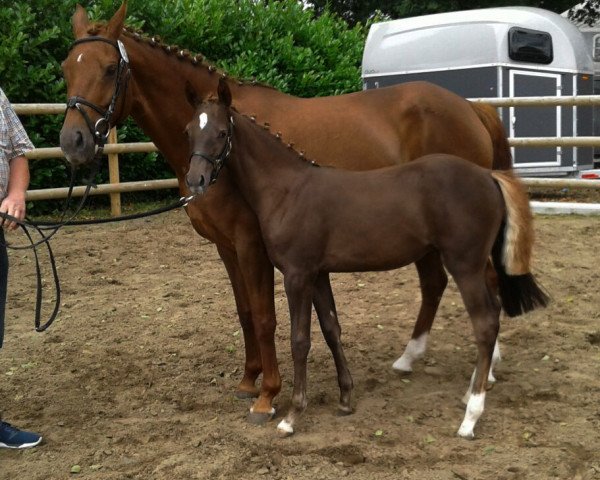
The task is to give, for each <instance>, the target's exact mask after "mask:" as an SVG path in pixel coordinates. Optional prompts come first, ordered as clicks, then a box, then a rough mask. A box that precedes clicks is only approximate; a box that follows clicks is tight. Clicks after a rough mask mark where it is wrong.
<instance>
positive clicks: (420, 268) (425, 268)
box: [392, 252, 448, 373]
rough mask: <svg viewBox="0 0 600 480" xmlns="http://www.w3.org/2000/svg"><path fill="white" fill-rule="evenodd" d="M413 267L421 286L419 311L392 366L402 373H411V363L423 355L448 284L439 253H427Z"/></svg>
mask: <svg viewBox="0 0 600 480" xmlns="http://www.w3.org/2000/svg"><path fill="white" fill-rule="evenodd" d="M415 265H416V267H417V272H418V274H419V280H420V285H421V298H422V302H421V309H420V310H419V316H418V317H417V323H415V327H414V329H413V333H412V337H411V339H410V340H409V342H408V345H406V349H405V350H404V353H403V354H402V356H401V357H400V358H398V359H397V360H396V361H395V362H394V364H393V365H392V368H393V369H394V370H397V371H399V372H403V373H410V372H412V364H413V362H414V361H415V360H418V359H420V358H422V357H423V355H425V349H426V347H427V339H428V337H429V331H430V330H431V325H432V324H433V319H434V318H435V314H436V312H437V309H438V306H439V304H440V300H441V299H442V295H443V293H444V290H445V289H446V285H447V284H448V275H446V271H445V270H444V266H443V264H442V260H441V258H440V254H439V252H431V253H428V254H427V255H425V256H424V257H423V258H421V259H420V260H418V261H417V262H415Z"/></svg>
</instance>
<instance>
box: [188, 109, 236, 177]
mask: <svg viewBox="0 0 600 480" xmlns="http://www.w3.org/2000/svg"><path fill="white" fill-rule="evenodd" d="M232 138H233V117H232V116H230V117H229V121H228V122H227V138H225V144H224V145H223V148H222V149H221V153H219V154H218V155H216V156H211V155H206V154H204V153H202V152H197V151H193V152H192V153H191V155H190V162H191V161H192V158H193V157H200V158H203V159H204V160H206V161H207V162H208V163H210V164H211V165H212V166H213V171H212V173H211V174H210V182H208V185H212V184H213V183H215V182H216V181H217V177H218V176H219V172H221V169H222V168H223V166H224V165H225V160H227V159H228V158H229V155H230V154H231V148H232ZM208 185H207V186H208Z"/></svg>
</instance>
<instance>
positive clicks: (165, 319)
mask: <svg viewBox="0 0 600 480" xmlns="http://www.w3.org/2000/svg"><path fill="white" fill-rule="evenodd" d="M536 228H537V232H538V245H537V248H536V264H535V271H536V273H537V276H538V279H539V280H540V282H541V283H542V284H543V285H544V286H545V287H546V289H547V290H548V291H549V292H550V293H551V294H552V296H553V303H552V305H551V306H550V307H549V308H547V309H546V310H542V311H537V312H534V313H533V314H529V315H527V316H525V317H522V318H519V319H503V320H502V330H501V336H500V339H501V344H502V347H503V348H502V354H503V361H502V363H501V364H500V365H499V366H498V368H497V377H498V383H497V384H496V385H495V387H494V388H493V389H492V390H491V392H489V395H488V396H487V403H486V410H485V413H484V415H483V417H482V418H481V420H480V422H479V424H478V425H477V428H476V435H477V437H476V439H475V440H474V441H467V440H464V439H461V438H458V437H457V436H456V435H455V433H456V430H457V428H458V426H459V424H460V422H461V420H462V417H463V413H464V407H463V405H462V403H461V397H462V395H463V393H464V391H465V390H466V388H467V385H468V381H469V377H470V374H471V371H472V368H473V365H474V360H475V348H474V344H473V340H472V333H471V328H470V324H469V320H468V318H467V316H466V314H465V312H464V309H463V306H462V302H461V300H460V298H459V296H458V294H457V291H456V288H455V286H454V284H452V283H451V284H450V286H449V288H448V289H447V291H446V294H445V296H444V299H443V301H442V305H441V307H440V311H439V314H438V318H437V321H436V323H435V324H434V328H433V332H432V338H431V343H430V349H429V351H428V353H427V355H426V357H425V359H424V361H422V362H420V363H419V364H417V365H416V367H415V371H414V373H413V374H412V375H411V376H410V377H401V376H398V375H396V374H395V373H394V372H393V371H392V370H391V363H392V362H393V360H395V358H396V357H397V356H398V355H399V354H400V353H401V352H402V349H403V346H404V345H405V344H406V342H407V341H408V339H409V337H410V333H411V331H412V327H413V323H414V318H415V316H416V313H417V310H418V305H419V291H418V286H417V282H416V273H415V270H414V267H412V266H411V267H407V268H404V269H401V270H398V271H394V272H386V273H368V274H340V275H333V288H334V292H335V294H336V300H337V304H338V310H339V314H340V321H341V322H342V325H343V328H344V334H343V340H344V344H345V346H346V354H347V357H348V360H349V362H350V367H351V371H352V373H353V378H354V383H355V394H354V406H355V413H354V414H353V415H350V416H347V417H338V416H336V415H335V412H336V406H337V397H338V391H337V382H336V378H335V369H334V367H333V362H332V360H331V356H330V354H329V352H328V350H327V347H326V345H325V343H324V341H323V339H322V337H321V335H320V332H319V331H318V328H317V327H316V325H317V324H316V323H314V328H313V348H312V350H311V353H310V363H309V372H308V373H309V384H308V398H309V405H308V409H307V411H306V413H305V415H304V417H303V420H302V421H301V422H300V424H299V425H298V429H297V430H298V432H297V433H296V434H295V435H294V436H292V437H290V438H287V439H281V438H278V437H277V435H276V434H275V426H276V421H277V419H275V420H274V421H272V422H269V423H268V424H267V425H266V426H264V427H256V426H253V425H249V424H247V423H246V421H245V416H246V411H247V409H248V407H249V403H248V401H242V400H237V399H236V398H234V396H233V392H234V390H235V387H236V385H237V382H238V381H239V379H240V376H241V370H242V365H243V344H242V342H243V340H242V335H241V333H240V329H239V325H238V323H237V318H236V314H235V308H234V302H233V296H232V294H231V291H230V286H229V283H228V279H227V276H226V273H225V269H224V267H223V266H222V264H221V262H220V260H219V258H218V256H217V254H216V249H215V248H214V246H213V245H211V244H209V243H207V242H206V241H205V240H203V239H202V238H200V237H199V236H197V235H196V234H194V233H193V231H192V229H191V226H190V225H189V222H188V221H187V218H186V217H185V214H184V213H183V212H173V213H169V214H165V215H163V216H160V217H154V218H153V219H150V220H136V221H133V222H129V223H122V224H111V225H103V226H93V227H71V228H69V229H64V230H63V231H62V232H60V233H59V234H58V235H57V236H56V237H55V240H54V242H53V246H54V250H55V252H56V255H57V257H58V264H59V269H60V274H61V278H62V285H63V300H62V307H61V314H60V317H59V319H58V320H57V321H56V323H55V324H54V325H53V326H52V327H51V329H50V330H49V331H47V332H46V333H43V334H38V333H35V332H34V331H33V301H34V292H33V288H34V285H35V283H34V280H35V277H34V267H33V263H32V258H31V255H30V254H28V253H26V252H11V262H12V265H11V268H12V270H11V280H10V294H9V296H10V298H9V302H10V305H9V311H8V319H7V320H8V327H7V337H6V341H7V342H6V345H5V348H4V349H3V350H2V351H0V399H1V404H0V409H1V410H2V411H3V412H4V417H5V418H6V419H7V420H9V421H11V422H13V423H15V424H17V425H19V426H21V427H26V428H30V429H33V430H36V431H39V432H41V433H42V434H43V435H44V443H43V444H42V445H41V446H40V447H38V448H36V449H33V450H28V451H20V452H18V451H7V450H2V451H0V478H1V479H2V480H4V479H17V478H19V479H20V478H26V479H28V480H34V479H40V480H42V479H43V480H48V479H66V478H72V477H82V478H93V479H124V478H135V479H174V478H181V479H209V478H211V479H212V478H217V479H220V478H223V479H229V478H241V479H259V478H260V479H262V478H273V479H301V480H302V479H310V480H317V479H329V478H340V477H346V478H353V479H426V480H427V479H444V480H446V479H448V480H449V479H462V480H465V479H469V480H470V479H550V478H557V479H581V480H583V479H596V478H600V310H599V308H598V307H599V306H600V293H599V286H600V257H599V255H598V252H599V249H598V242H599V241H600V219H599V218H583V217H571V218H567V217H537V218H536ZM13 240H18V238H16V237H13ZM47 280H48V282H49V277H48V276H47ZM276 305H277V310H278V318H279V327H278V331H277V341H278V355H279V360H280V367H281V371H282V376H283V380H284V385H283V390H282V392H281V394H280V395H279V397H278V398H277V401H276V406H277V407H278V416H279V415H281V414H282V413H283V412H285V410H286V408H287V405H288V404H289V399H290V394H291V378H292V373H291V366H292V365H291V356H290V353H289V352H290V350H289V320H288V314H287V305H286V301H285V296H284V294H283V288H282V285H281V276H280V275H278V276H277V294H276ZM50 306H51V305H50V303H48V304H47V305H46V307H50ZM73 468H74V469H75V470H78V469H79V473H71V470H72V469H73Z"/></svg>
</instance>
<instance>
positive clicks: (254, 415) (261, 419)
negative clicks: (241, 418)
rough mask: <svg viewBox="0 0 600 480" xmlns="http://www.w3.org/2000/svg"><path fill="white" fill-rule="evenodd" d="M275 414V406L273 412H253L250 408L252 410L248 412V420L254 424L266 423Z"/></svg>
mask: <svg viewBox="0 0 600 480" xmlns="http://www.w3.org/2000/svg"><path fill="white" fill-rule="evenodd" d="M273 415H275V409H274V408H273V409H272V411H271V412H253V411H252V410H250V412H248V417H247V420H248V423H251V424H252V425H264V424H265V423H267V422H268V421H269V420H271V419H272V418H273Z"/></svg>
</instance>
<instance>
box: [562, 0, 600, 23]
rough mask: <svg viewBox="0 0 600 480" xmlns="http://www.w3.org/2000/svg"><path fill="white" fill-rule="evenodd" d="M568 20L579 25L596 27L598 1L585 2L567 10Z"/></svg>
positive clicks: (598, 14) (598, 12)
mask: <svg viewBox="0 0 600 480" xmlns="http://www.w3.org/2000/svg"><path fill="white" fill-rule="evenodd" d="M569 18H570V19H571V20H572V21H573V22H575V23H577V24H581V25H590V26H591V25H596V24H598V23H599V22H600V0H586V1H585V2H582V3H581V4H578V5H575V6H574V7H573V8H571V9H570V10H569Z"/></svg>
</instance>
